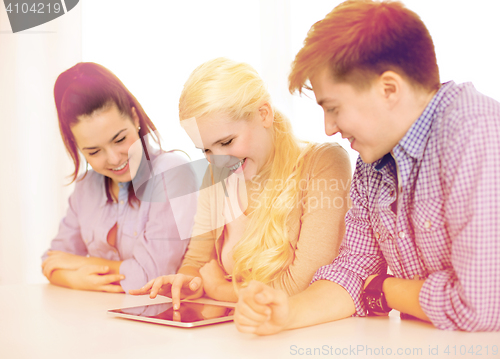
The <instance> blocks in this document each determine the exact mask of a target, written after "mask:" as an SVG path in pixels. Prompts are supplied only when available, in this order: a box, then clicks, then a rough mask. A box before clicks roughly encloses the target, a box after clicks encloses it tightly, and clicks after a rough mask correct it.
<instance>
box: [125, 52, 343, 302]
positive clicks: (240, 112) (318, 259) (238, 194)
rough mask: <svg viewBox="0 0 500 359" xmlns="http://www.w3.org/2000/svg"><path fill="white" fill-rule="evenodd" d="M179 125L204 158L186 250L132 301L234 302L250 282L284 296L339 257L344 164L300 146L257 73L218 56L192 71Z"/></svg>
mask: <svg viewBox="0 0 500 359" xmlns="http://www.w3.org/2000/svg"><path fill="white" fill-rule="evenodd" d="M179 117H180V120H181V125H182V126H183V128H184V129H185V130H186V131H187V133H188V135H189V136H190V137H191V139H192V140H193V142H194V144H195V146H196V147H199V148H200V149H202V151H203V152H204V153H205V155H206V156H207V159H208V160H209V162H210V163H211V164H210V169H209V171H207V175H206V176H205V179H204V186H203V187H202V188H203V189H202V190H201V191H200V196H199V199H198V210H197V214H196V217H195V226H194V230H193V236H192V238H191V242H190V245H189V247H188V251H187V252H186V255H185V257H184V259H183V262H182V264H181V267H180V269H179V271H178V273H177V274H176V275H167V276H162V277H159V278H156V280H153V281H150V282H149V283H148V284H146V285H145V286H144V287H142V288H141V289H139V290H134V291H131V292H130V293H132V294H146V293H150V296H151V297H155V296H156V295H157V294H158V293H159V294H162V295H166V296H170V297H172V299H173V302H174V308H179V301H180V298H188V299H193V298H198V297H200V296H202V295H204V294H205V295H206V296H208V297H210V298H213V299H216V300H222V301H232V302H235V301H237V288H238V286H241V285H243V286H245V285H247V284H248V283H249V282H250V281H251V280H258V281H261V282H264V283H267V284H269V285H270V286H272V287H274V288H280V289H283V290H284V291H285V292H287V293H288V294H289V295H292V294H295V293H298V292H300V291H302V290H304V289H305V288H306V287H307V286H308V285H309V283H310V281H311V279H312V277H313V274H314V273H315V271H316V270H317V269H318V268H319V267H321V266H323V265H326V264H329V263H331V262H332V260H333V259H334V258H335V257H336V256H337V254H338V248H339V246H340V242H341V240H342V236H343V233H344V215H345V213H346V211H347V209H348V190H349V184H350V176H351V169H350V162H349V158H348V155H347V153H346V151H345V150H344V149H342V147H340V146H339V145H338V144H313V143H306V142H302V141H299V140H298V139H297V138H296V137H295V136H294V135H293V133H292V128H291V124H290V121H289V120H288V119H287V118H286V117H285V116H283V114H281V113H280V112H279V111H278V110H277V109H276V108H275V107H274V106H273V105H272V102H271V98H270V96H269V93H268V91H267V89H266V86H265V84H264V82H263V81H262V79H261V78H260V77H259V75H258V73H257V72H256V71H255V70H254V69H253V68H252V67H251V66H249V65H247V64H245V63H238V62H235V61H231V60H228V59H225V58H217V59H215V60H212V61H208V62H206V63H204V64H202V65H201V66H199V67H198V68H197V69H195V70H194V71H193V73H192V74H191V76H190V77H189V79H188V80H187V82H186V83H185V85H184V89H183V91H182V94H181V97H180V101H179Z"/></svg>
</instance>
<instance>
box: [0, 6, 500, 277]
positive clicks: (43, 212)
mask: <svg viewBox="0 0 500 359" xmlns="http://www.w3.org/2000/svg"><path fill="white" fill-rule="evenodd" d="M339 2H340V1H332V0H330V1H326V0H311V1H303V0H260V1H259V0H211V1H206V0H183V1H180V0H177V1H165V0H157V1H153V0H143V1H131V0H105V1H102V0H81V1H80V4H79V5H78V6H77V8H76V9H74V10H72V11H71V12H70V13H68V14H67V15H65V16H63V17H61V18H58V19H56V20H54V21H52V22H50V23H48V24H45V25H41V26H39V27H37V28H34V29H32V30H28V31H26V32H23V33H18V34H12V33H10V26H9V24H8V22H7V16H6V13H5V10H4V8H3V4H1V5H0V129H1V130H0V136H1V137H0V159H1V163H0V168H1V176H0V284H5V283H22V282H28V283H34V282H40V281H44V279H43V277H42V276H41V274H40V272H39V265H40V259H39V258H40V255H41V253H42V252H43V251H44V249H46V248H47V246H48V244H49V243H50V240H51V238H52V237H53V236H54V235H55V232H56V231H57V226H58V223H59V221H60V219H61V217H62V215H63V213H64V210H65V207H66V199H67V196H68V193H69V191H70V190H71V187H70V188H68V187H63V184H64V183H66V182H65V181H66V180H65V175H68V174H70V173H71V163H70V162H69V160H68V158H67V156H66V154H65V153H64V151H63V146H62V142H61V140H60V136H59V133H58V129H57V119H56V114H55V109H54V105H53V99H52V87H53V83H54V81H55V78H56V77H57V75H58V74H59V73H60V72H62V71H63V70H64V69H66V68H68V67H70V66H72V65H73V64H75V63H76V62H78V61H81V60H83V61H94V62H98V63H101V64H102V65H104V66H106V67H108V68H109V69H111V70H112V71H113V72H115V74H116V75H117V76H118V77H119V78H120V79H121V80H122V81H123V82H124V83H125V85H126V86H127V87H128V88H129V89H130V90H131V92H132V93H133V94H134V95H135V96H136V97H137V98H138V99H139V101H140V102H141V104H142V105H143V107H144V108H145V110H146V112H147V113H148V114H149V116H150V117H151V119H152V120H153V121H154V122H155V124H156V125H157V127H158V128H159V131H160V133H161V134H162V136H163V139H164V147H165V148H167V149H168V148H182V149H185V150H187V151H188V152H189V153H190V154H191V155H192V157H194V158H199V157H201V154H200V153H199V152H198V151H196V150H194V148H193V146H192V145H191V143H190V141H189V139H188V138H187V136H186V135H185V134H184V133H183V131H182V130H181V128H180V126H179V125H178V121H179V120H178V116H177V105H178V98H179V95H180V92H181V90H182V86H183V84H184V81H185V80H186V79H187V77H188V76H189V74H190V72H191V71H192V70H193V69H194V68H195V67H196V66H198V65H199V64H201V63H202V62H204V61H206V60H209V59H212V58H215V57H218V56H226V57H229V58H232V59H235V60H238V61H245V62H248V63H250V64H251V65H252V66H254V67H255V68H256V69H257V71H259V73H260V74H261V76H262V77H263V78H264V80H265V81H266V82H267V84H268V86H269V89H270V92H271V96H272V98H273V100H274V102H275V104H276V105H277V107H278V108H280V109H281V110H282V111H283V112H284V113H285V114H287V115H288V116H289V117H290V118H291V119H292V122H293V124H294V129H295V132H296V133H297V134H298V135H299V137H301V138H303V139H306V140H311V141H318V142H324V141H338V142H340V143H341V144H342V145H343V146H344V147H346V148H347V149H348V150H349V152H350V154H351V159H352V161H353V163H354V161H355V159H356V153H355V152H353V151H351V150H350V148H349V146H348V144H347V143H345V142H344V140H341V139H340V137H339V136H338V135H336V136H333V137H327V136H326V135H324V131H323V114H322V111H321V108H320V107H319V106H317V105H316V104H315V101H314V98H307V97H304V96H302V97H299V96H297V95H294V96H292V95H290V94H289V93H288V91H287V76H288V72H289V67H290V63H291V61H292V60H293V57H294V55H295V53H296V52H297V51H298V50H299V49H300V47H301V45H302V41H303V40H304V38H305V36H306V33H307V31H308V29H309V28H310V26H311V25H312V24H313V23H314V22H316V21H318V20H320V19H322V18H323V17H324V16H325V15H326V14H327V13H328V12H329V11H330V10H331V9H333V7H334V6H335V5H337V4H338V3H339ZM404 3H405V4H406V5H407V6H408V7H409V8H410V9H412V10H414V11H416V12H417V13H418V14H419V15H420V16H421V18H422V19H423V21H424V22H425V23H426V25H427V26H428V28H429V30H430V33H431V35H432V36H433V38H434V42H435V46H436V51H437V56H438V63H439V66H440V70H441V79H442V81H443V82H444V81H449V80H454V81H456V82H464V81H472V82H473V83H474V84H475V86H476V88H478V89H479V90H480V91H481V92H483V93H485V94H487V95H489V96H491V97H493V98H495V99H497V100H500V87H499V86H498V84H499V83H500V70H499V67H498V66H499V65H498V64H499V63H500V47H499V46H498V35H499V34H500V22H499V21H498V20H497V15H498V13H499V10H500V3H499V2H498V1H497V0H474V1H464V0H406V1H404Z"/></svg>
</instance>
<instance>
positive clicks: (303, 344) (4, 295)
mask: <svg viewBox="0 0 500 359" xmlns="http://www.w3.org/2000/svg"><path fill="white" fill-rule="evenodd" d="M167 301H170V299H168V298H164V297H162V298H157V299H155V300H150V299H149V297H147V296H142V297H133V296H130V295H125V294H110V293H98V292H84V291H76V290H70V289H66V288H60V287H56V286H53V285H50V284H40V285H18V286H15V285H14V286H0V305H1V309H0V310H1V314H0V358H1V359H17V358H28V359H35V358H37V359H38V358H51V359H58V358H68V359H77V358H85V359H94V358H120V359H123V358H136V359H145V358H148V359H153V358H154V359H157V358H158V359H159V358H273V359H278V358H297V357H304V358H310V357H312V355H307V353H308V351H307V350H308V348H309V350H310V353H312V354H314V353H316V354H317V355H316V356H317V357H327V358H337V357H341V358H348V357H355V358H367V357H376V358H380V357H388V356H392V357H394V358H397V357H400V358H415V357H418V358H499V359H500V340H499V339H500V333H498V332H495V333H464V332H447V331H441V330H438V329H435V328H434V327H433V326H432V325H430V324H427V323H423V322H420V321H409V320H403V321H401V320H400V319H399V317H398V316H397V315H391V316H390V317H384V318H347V319H344V320H340V321H337V322H332V323H327V324H322V325H317V326H314V327H309V328H303V329H297V330H291V331H286V332H283V333H280V334H278V335H274V336H268V337H258V336H255V335H249V334H242V333H239V332H238V331H237V330H236V327H235V326H234V324H233V323H223V324H217V325H211V326H207V327H199V328H190V329H184V328H175V327H168V326H163V325H156V324H149V323H142V322H135V321H132V320H126V319H120V318H114V317H110V316H109V315H107V314H106V311H107V310H108V309H116V308H121V307H130V306H139V305H144V304H150V303H161V302H167ZM395 314H397V313H395ZM494 345H497V346H498V347H497V348H498V351H497V354H496V355H493V353H492V349H493V346H494ZM447 346H448V350H449V354H445V353H444V351H445V349H446V347H447ZM436 347H437V350H438V354H439V355H431V354H429V349H433V350H434V352H433V353H436ZM454 347H455V348H454ZM487 347H488V348H487ZM315 348H316V351H314V350H315ZM361 348H362V350H361ZM471 348H472V349H473V353H474V354H471V353H472V351H471V352H469V351H470V350H471ZM358 349H359V351H357V350H358ZM480 349H481V354H482V355H480V356H479V355H477V354H478V351H479V350H480ZM487 349H488V355H487V354H486V350H487ZM370 350H371V355H370ZM398 350H399V352H398ZM460 350H461V351H462V353H464V354H463V355H461V354H460ZM389 351H390V354H389ZM455 352H456V354H455ZM377 353H378V355H376V354H377ZM382 353H383V354H382ZM354 354H357V355H354ZM398 354H399V355H398ZM418 354H420V355H418Z"/></svg>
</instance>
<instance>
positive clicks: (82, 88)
mask: <svg viewBox="0 0 500 359" xmlns="http://www.w3.org/2000/svg"><path fill="white" fill-rule="evenodd" d="M54 100H55V103H56V109H57V117H58V120H59V130H60V132H61V136H62V140H63V142H64V146H65V147H66V150H67V151H68V153H69V155H70V157H71V159H72V160H73V163H74V165H75V171H74V172H73V173H72V174H71V175H70V176H71V177H72V180H71V182H70V183H73V182H74V181H75V180H76V179H77V177H78V170H79V168H80V156H79V154H78V147H77V145H76V141H75V138H74V136H73V132H72V131H71V127H72V126H74V125H75V124H76V123H78V121H79V120H78V117H79V116H90V115H92V114H93V113H94V112H95V111H98V110H101V109H105V108H108V107H109V106H112V105H116V107H117V108H118V110H119V111H120V113H121V114H122V115H127V116H128V117H129V118H130V119H132V118H133V116H132V108H135V111H136V114H137V117H139V126H140V127H141V129H140V131H139V137H140V138H141V139H143V138H144V136H146V135H147V134H149V133H151V135H152V137H153V139H154V141H155V142H156V143H157V144H158V145H159V146H160V148H161V145H160V138H158V137H157V135H156V133H157V132H154V131H156V127H155V125H154V124H153V122H152V121H151V120H150V119H149V117H148V116H147V115H146V112H145V111H144V109H143V108H142V106H141V104H140V103H139V101H137V99H136V98H135V97H134V95H132V94H131V93H130V91H129V90H128V89H127V88H126V87H125V85H124V84H123V83H122V82H121V81H120V79H118V77H116V75H115V74H113V73H112V72H111V71H109V70H108V69H107V68H105V67H104V66H101V65H99V64H96V63H93V62H80V63H78V64H76V65H75V66H73V67H71V68H69V69H68V70H66V71H64V72H63V73H61V74H60V75H59V76H58V77H57V80H56V83H55V85H54ZM85 175H86V172H85ZM85 175H84V176H83V177H82V178H84V177H85ZM108 181H109V179H108V178H107V177H106V189H107V190H106V193H107V194H108V198H109V191H108V187H109V186H108V185H109V182H108ZM132 187H133V186H129V203H130V204H132V202H135V201H136V200H137V197H136V196H135V193H134V191H133V188H132Z"/></svg>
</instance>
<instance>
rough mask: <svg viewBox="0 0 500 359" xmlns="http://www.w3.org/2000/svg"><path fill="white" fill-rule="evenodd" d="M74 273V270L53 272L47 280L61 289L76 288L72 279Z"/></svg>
mask: <svg viewBox="0 0 500 359" xmlns="http://www.w3.org/2000/svg"><path fill="white" fill-rule="evenodd" d="M73 273H74V271H73V270H68V269H57V270H55V271H53V272H52V274H51V275H50V276H49V277H47V279H48V280H49V282H50V283H51V284H54V285H58V286H60V287H66V288H74V286H73V278H72V275H73Z"/></svg>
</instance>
